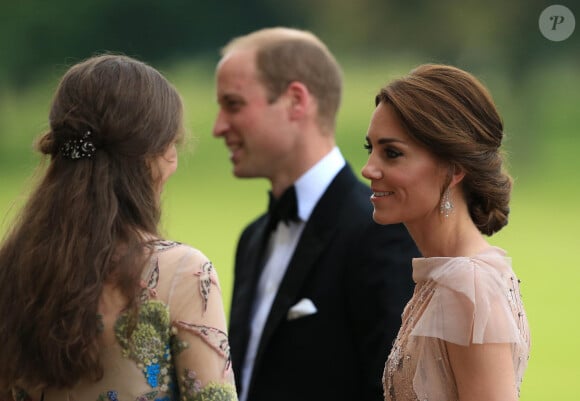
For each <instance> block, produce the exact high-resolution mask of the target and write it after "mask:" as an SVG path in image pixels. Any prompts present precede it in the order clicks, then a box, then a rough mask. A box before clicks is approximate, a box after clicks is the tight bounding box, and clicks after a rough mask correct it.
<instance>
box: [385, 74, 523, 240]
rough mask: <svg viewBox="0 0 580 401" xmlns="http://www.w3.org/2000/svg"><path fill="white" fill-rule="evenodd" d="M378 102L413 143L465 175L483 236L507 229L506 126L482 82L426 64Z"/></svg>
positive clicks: (390, 86)
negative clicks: (392, 112)
mask: <svg viewBox="0 0 580 401" xmlns="http://www.w3.org/2000/svg"><path fill="white" fill-rule="evenodd" d="M375 103H376V104H377V105H378V104H379V103H387V104H390V105H391V106H392V107H393V109H394V110H395V112H396V114H397V115H398V117H399V119H400V121H401V123H402V125H403V127H404V128H405V130H406V132H407V133H408V135H409V136H410V137H411V138H413V139H414V140H415V141H417V142H418V143H420V144H422V145H424V146H425V147H426V148H427V149H428V150H429V151H430V152H432V153H433V154H434V155H435V157H437V158H438V159H440V160H442V161H443V162H446V163H448V164H449V166H450V167H454V168H458V169H460V170H461V171H463V172H464V173H465V177H464V178H463V180H462V189H463V192H464V194H465V197H466V201H467V205H468V208H469V213H470V215H471V218H472V220H473V222H474V223H475V225H476V226H477V228H478V229H479V231H481V232H482V233H483V234H486V235H492V234H493V233H495V232H497V231H499V230H500V229H501V228H502V227H504V226H505V225H506V224H507V222H508V213H509V200H510V192H511V187H512V179H511V177H510V176H509V175H508V174H507V173H506V172H505V171H504V170H503V167H502V162H503V157H502V154H501V152H500V145H501V142H502V138H503V124H502V120H501V117H500V116H499V114H498V112H497V110H496V107H495V105H494V102H493V100H492V97H491V95H490V93H489V92H488V90H487V89H486V88H485V87H484V86H483V85H482V84H481V82H479V81H478V80H477V79H476V78H475V77H474V76H473V75H471V74H469V73H467V72H465V71H463V70H461V69H459V68H456V67H452V66H447V65H437V64H426V65H421V66H419V67H418V68H416V69H414V70H412V71H411V72H410V73H409V74H408V75H407V76H404V77H402V78H400V79H397V80H395V81H393V82H391V83H389V84H388V85H387V86H386V87H384V88H383V89H381V90H380V92H379V93H378V95H377V96H376V99H375ZM448 184H449V183H446V184H445V187H447V186H448ZM445 187H444V188H442V190H441V194H443V192H444V191H445V189H446V188H445Z"/></svg>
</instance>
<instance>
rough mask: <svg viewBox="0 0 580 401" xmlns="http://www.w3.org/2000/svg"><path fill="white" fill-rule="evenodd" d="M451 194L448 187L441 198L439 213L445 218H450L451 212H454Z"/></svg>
mask: <svg viewBox="0 0 580 401" xmlns="http://www.w3.org/2000/svg"><path fill="white" fill-rule="evenodd" d="M450 194H451V190H450V189H449V187H447V189H446V190H445V192H444V193H443V197H442V198H441V204H440V205H439V211H440V212H441V214H442V215H443V216H445V218H447V217H449V215H450V214H451V212H453V202H451V196H450Z"/></svg>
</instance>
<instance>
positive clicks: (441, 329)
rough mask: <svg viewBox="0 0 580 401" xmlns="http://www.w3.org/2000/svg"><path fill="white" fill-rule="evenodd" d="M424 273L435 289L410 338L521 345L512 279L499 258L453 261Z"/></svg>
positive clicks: (514, 287) (461, 343)
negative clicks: (428, 275) (434, 284)
mask: <svg viewBox="0 0 580 401" xmlns="http://www.w3.org/2000/svg"><path fill="white" fill-rule="evenodd" d="M435 259H436V258H435ZM490 262H491V263H493V266H492V265H491V264H490ZM498 264H500V266H498ZM501 264H503V265H501ZM429 274H430V278H432V279H433V280H434V281H435V282H436V283H437V285H436V286H435V290H434V293H433V296H432V298H431V300H430V302H429V304H428V305H427V306H426V308H425V311H424V313H423V314H422V316H421V317H420V318H419V320H418V321H417V322H416V325H415V327H414V329H413V331H412V332H411V335H414V336H425V337H435V338H439V339H442V340H444V341H448V342H451V343H455V344H459V345H463V346H467V345H469V344H470V343H474V344H483V343H518V342H520V341H521V334H520V332H519V329H518V325H517V322H516V319H517V316H518V313H520V312H518V311H517V310H516V309H517V308H518V305H517V304H516V302H515V301H514V299H515V297H514V291H518V288H517V280H516V279H515V277H514V276H513V273H512V272H511V268H510V267H509V265H506V262H505V261H503V259H502V258H495V259H493V260H485V259H472V258H452V259H450V260H449V263H446V264H444V265H442V266H439V267H438V268H436V269H431V270H430V273H429ZM514 280H516V282H515V283H513V281H514ZM512 283H513V285H511V284H512Z"/></svg>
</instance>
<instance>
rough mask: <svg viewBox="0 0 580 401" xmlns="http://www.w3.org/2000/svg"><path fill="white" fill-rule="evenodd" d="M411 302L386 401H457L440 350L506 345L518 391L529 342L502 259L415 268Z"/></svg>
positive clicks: (417, 263) (421, 261)
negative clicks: (451, 345) (454, 346)
mask: <svg viewBox="0 0 580 401" xmlns="http://www.w3.org/2000/svg"><path fill="white" fill-rule="evenodd" d="M413 280H414V281H415V283H416V286H415V291H414V294H413V297H412V298H411V300H410V301H409V303H408V304H407V306H406V307H405V310H404V311H403V316H402V321H403V323H402V325H401V329H400V331H399V333H398V335H397V338H396V339H395V341H394V343H393V348H392V350H391V353H390V355H389V358H388V359H387V362H386V365H385V370H384V374H383V386H384V395H385V400H387V401H458V399H459V398H458V394H457V387H456V384H455V379H454V377H453V372H452V370H451V365H450V362H449V358H448V355H447V351H446V347H445V342H446V341H447V342H451V343H454V344H459V345H463V346H467V345H469V344H471V343H474V344H484V343H510V344H512V358H513V362H514V373H515V377H516V380H517V383H516V385H517V388H518V391H519V387H520V384H521V381H522V378H523V375H524V371H525V369H526V367H527V362H528V357H529V350H530V336H529V328H528V322H527V318H526V315H525V312H524V308H523V303H522V300H521V297H520V289H519V280H518V279H517V278H516V276H515V274H514V272H513V270H512V268H511V259H510V258H509V257H507V256H506V253H505V251H503V250H502V249H500V248H497V247H489V248H487V249H486V250H484V251H483V252H481V253H479V254H478V255H475V256H473V257H456V258H446V257H434V258H416V259H414V260H413Z"/></svg>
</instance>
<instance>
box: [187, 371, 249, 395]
mask: <svg viewBox="0 0 580 401" xmlns="http://www.w3.org/2000/svg"><path fill="white" fill-rule="evenodd" d="M181 383H182V384H181V386H180V389H179V390H180V392H181V399H182V400H184V401H234V400H237V399H238V396H237V393H236V388H235V387H234V385H233V384H228V383H213V382H212V383H209V384H208V385H206V386H205V387H202V386H201V382H200V381H199V380H198V379H197V375H196V374H195V372H194V371H192V370H190V369H187V368H186V369H184V371H183V375H182V376H181Z"/></svg>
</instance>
